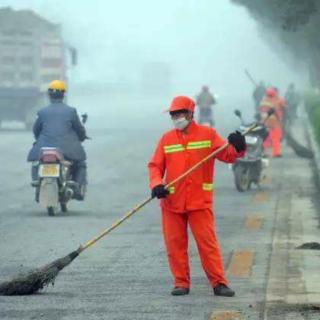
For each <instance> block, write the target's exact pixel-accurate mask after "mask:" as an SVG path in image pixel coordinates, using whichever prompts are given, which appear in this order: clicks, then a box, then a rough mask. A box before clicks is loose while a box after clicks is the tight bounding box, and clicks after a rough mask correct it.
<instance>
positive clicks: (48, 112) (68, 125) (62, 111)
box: [28, 80, 87, 200]
mask: <svg viewBox="0 0 320 320" xmlns="http://www.w3.org/2000/svg"><path fill="white" fill-rule="evenodd" d="M65 92H66V85H65V83H64V82H63V81H60V80H54V81H52V82H50V84H49V86H48V95H49V99H50V102H51V103H50V105H49V106H47V107H45V108H43V109H41V110H40V111H39V112H38V117H37V119H36V121H35V123H34V125H33V134H34V137H35V139H36V142H35V143H34V144H33V147H32V148H31V150H30V152H29V154H28V161H32V162H33V165H32V172H31V174H32V185H33V186H36V185H37V181H38V163H37V161H38V160H39V154H40V150H41V148H43V147H55V148H59V150H60V152H62V154H63V156H64V158H65V159H66V160H68V161H71V162H72V167H71V174H72V178H73V180H74V181H75V190H74V191H75V193H74V196H73V197H74V198H75V199H77V200H83V199H84V193H85V188H86V184H87V165H86V153H85V150H84V148H83V146H82V145H81V142H83V141H84V140H85V139H87V135H86V130H85V128H84V126H83V125H82V123H81V121H80V119H79V116H78V113H77V110H76V109H75V108H72V107H70V106H68V105H67V104H65V103H64V102H63V100H64V96H65Z"/></svg>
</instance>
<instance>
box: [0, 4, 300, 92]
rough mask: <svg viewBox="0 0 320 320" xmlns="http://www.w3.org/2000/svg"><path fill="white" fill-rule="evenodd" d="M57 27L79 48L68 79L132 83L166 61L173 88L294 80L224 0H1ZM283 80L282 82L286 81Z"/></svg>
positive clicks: (249, 23) (237, 9)
mask: <svg viewBox="0 0 320 320" xmlns="http://www.w3.org/2000/svg"><path fill="white" fill-rule="evenodd" d="M0 4H1V6H6V5H11V6H13V7H14V8H31V9H33V10H34V11H36V12H37V13H39V14H41V15H42V16H44V17H45V18H48V19H49V20H50V21H52V22H56V23H61V24H62V26H63V33H64V38H65V40H66V41H67V42H68V43H70V44H72V45H74V46H75V47H76V48H77V49H78V50H79V66H78V67H77V69H75V70H72V72H71V74H70V76H71V77H72V78H73V81H75V82H82V81H88V80H90V81H107V82H118V81H129V82H130V81H135V80H136V79H139V77H140V72H141V68H142V66H143V64H144V63H145V62H152V61H163V62H167V63H168V64H169V65H170V67H171V69H172V73H173V82H174V84H175V86H176V87H177V89H179V91H184V92H190V93H191V92H192V93H194V91H195V90H196V89H197V88H199V87H200V86H201V85H202V84H208V85H210V86H211V87H212V88H215V89H216V90H217V91H218V92H226V91H227V90H228V89H231V90H235V91H240V90H239V88H241V90H251V89H252V86H251V84H250V83H249V82H248V81H247V79H246V78H245V77H244V72H243V70H244V68H248V69H249V70H251V72H252V73H253V75H254V76H255V77H256V78H257V80H259V79H261V78H263V79H265V80H266V81H268V80H269V79H273V81H274V83H275V84H276V85H280V86H284V87H285V86H286V85H287V83H288V81H290V80H291V79H288V80H287V78H294V80H297V78H298V76H297V75H295V74H293V73H292V72H291V71H290V67H289V66H287V65H286V64H285V63H284V61H283V59H280V58H279V56H278V55H277V54H275V53H273V50H272V49H271V48H270V47H268V45H267V44H266V43H265V42H264V41H263V40H262V39H261V38H260V36H259V32H258V28H257V26H256V23H255V22H254V21H253V19H252V18H251V17H249V15H248V14H247V12H246V11H245V10H244V9H243V8H241V7H238V6H234V5H233V4H231V3H230V2H229V1H228V0H215V1H211V0H187V1H186V0H163V1H150V0H138V1H128V0H120V1H103V0H92V1H77V0H68V1H65V0H55V1H49V0H47V1H46V0H38V1H36V0H1V1H0ZM288 75H289V77H288Z"/></svg>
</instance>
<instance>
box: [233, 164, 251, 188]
mask: <svg viewBox="0 0 320 320" xmlns="http://www.w3.org/2000/svg"><path fill="white" fill-rule="evenodd" d="M234 180H235V185H236V188H237V190H238V191H240V192H244V191H247V190H249V189H250V185H251V181H250V172H249V169H248V168H246V167H244V166H241V165H238V166H236V167H235V169H234Z"/></svg>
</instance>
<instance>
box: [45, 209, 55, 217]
mask: <svg viewBox="0 0 320 320" xmlns="http://www.w3.org/2000/svg"><path fill="white" fill-rule="evenodd" d="M47 212H48V215H49V216H50V217H53V216H55V215H56V209H55V207H48V208H47Z"/></svg>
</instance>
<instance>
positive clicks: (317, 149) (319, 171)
mask: <svg viewBox="0 0 320 320" xmlns="http://www.w3.org/2000/svg"><path fill="white" fill-rule="evenodd" d="M303 107H304V110H305V116H304V117H303V122H304V125H305V130H306V136H307V140H308V143H309V145H310V147H311V149H312V151H313V152H314V159H313V163H314V169H315V174H316V175H317V177H316V179H317V184H318V186H320V146H319V143H318V142H317V139H316V135H315V132H314V129H313V127H312V124H311V123H310V119H309V116H308V111H307V107H306V106H305V105H304V106H303Z"/></svg>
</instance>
